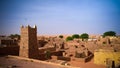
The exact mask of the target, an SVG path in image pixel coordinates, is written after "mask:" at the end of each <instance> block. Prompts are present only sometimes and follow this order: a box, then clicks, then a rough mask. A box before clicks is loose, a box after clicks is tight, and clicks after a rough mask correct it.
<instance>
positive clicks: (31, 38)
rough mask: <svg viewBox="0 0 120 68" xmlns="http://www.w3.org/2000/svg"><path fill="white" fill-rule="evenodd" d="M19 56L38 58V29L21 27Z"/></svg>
mask: <svg viewBox="0 0 120 68" xmlns="http://www.w3.org/2000/svg"><path fill="white" fill-rule="evenodd" d="M19 56H21V57H27V58H34V59H37V58H38V45H37V27H36V26H34V27H33V28H31V27H30V26H29V25H28V26H26V27H24V26H21V41H20V51H19Z"/></svg>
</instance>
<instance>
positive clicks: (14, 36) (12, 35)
mask: <svg viewBox="0 0 120 68" xmlns="http://www.w3.org/2000/svg"><path fill="white" fill-rule="evenodd" d="M9 37H10V38H12V39H14V38H18V39H20V35H19V34H11V35H10V36H9Z"/></svg>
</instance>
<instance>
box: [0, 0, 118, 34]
mask: <svg viewBox="0 0 120 68" xmlns="http://www.w3.org/2000/svg"><path fill="white" fill-rule="evenodd" d="M0 24H1V25H0V35H3V34H5V35H8V34H14V33H18V34H20V26H21V25H28V24H29V25H31V26H34V25H37V27H38V30H37V31H38V34H39V35H44V34H45V35H53V34H81V33H88V34H103V33H104V32H105V31H111V30H112V31H115V32H117V34H120V0H0Z"/></svg>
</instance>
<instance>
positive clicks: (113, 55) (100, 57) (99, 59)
mask: <svg viewBox="0 0 120 68" xmlns="http://www.w3.org/2000/svg"><path fill="white" fill-rule="evenodd" d="M106 58H110V59H112V60H113V61H114V62H115V66H116V65H118V64H120V52H114V51H102V50H99V51H96V52H95V53H94V63H95V64H102V65H106Z"/></svg>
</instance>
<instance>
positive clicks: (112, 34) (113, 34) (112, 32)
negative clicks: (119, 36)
mask: <svg viewBox="0 0 120 68" xmlns="http://www.w3.org/2000/svg"><path fill="white" fill-rule="evenodd" d="M106 36H116V32H114V31H107V32H105V33H103V37H106Z"/></svg>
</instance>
